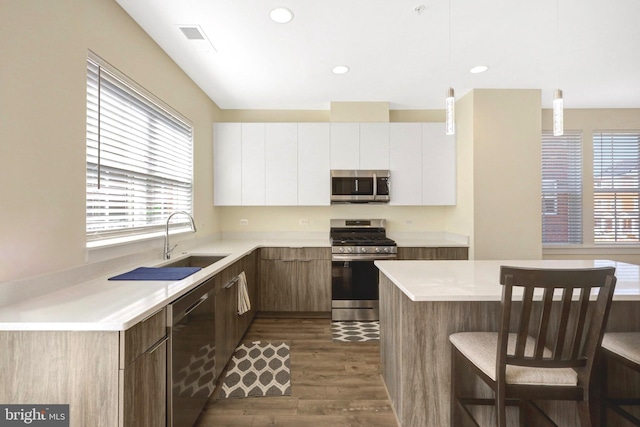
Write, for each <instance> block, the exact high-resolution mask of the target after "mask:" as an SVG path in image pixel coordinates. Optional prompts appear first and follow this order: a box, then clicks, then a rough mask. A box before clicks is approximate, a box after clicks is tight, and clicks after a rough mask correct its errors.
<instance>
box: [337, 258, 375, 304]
mask: <svg viewBox="0 0 640 427" xmlns="http://www.w3.org/2000/svg"><path fill="white" fill-rule="evenodd" d="M331 267H332V268H331V270H332V271H331V288H332V289H331V290H332V299H334V300H377V299H378V269H377V268H376V266H375V265H374V264H373V261H332V262H331Z"/></svg>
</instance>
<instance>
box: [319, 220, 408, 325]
mask: <svg viewBox="0 0 640 427" xmlns="http://www.w3.org/2000/svg"><path fill="white" fill-rule="evenodd" d="M330 237H331V318H332V320H379V311H378V269H377V268H376V267H375V265H374V264H373V262H374V261H375V260H378V259H395V258H397V247H396V242H394V241H393V240H391V239H389V238H388V237H387V235H386V230H385V220H384V219H332V220H331V232H330Z"/></svg>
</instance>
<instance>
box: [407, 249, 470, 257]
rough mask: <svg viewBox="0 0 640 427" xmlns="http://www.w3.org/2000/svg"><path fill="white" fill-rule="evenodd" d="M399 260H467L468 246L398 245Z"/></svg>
mask: <svg viewBox="0 0 640 427" xmlns="http://www.w3.org/2000/svg"><path fill="white" fill-rule="evenodd" d="M398 259H401V260H403V259H404V260H411V259H413V260H467V259H469V248H465V247H398Z"/></svg>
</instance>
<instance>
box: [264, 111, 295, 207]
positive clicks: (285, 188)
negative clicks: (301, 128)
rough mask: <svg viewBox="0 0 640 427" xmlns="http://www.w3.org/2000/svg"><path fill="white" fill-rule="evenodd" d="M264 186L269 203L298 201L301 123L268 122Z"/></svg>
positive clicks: (268, 204) (290, 204) (273, 204)
mask: <svg viewBox="0 0 640 427" xmlns="http://www.w3.org/2000/svg"><path fill="white" fill-rule="evenodd" d="M265 126H266V128H265V168H266V169H265V174H266V179H265V189H266V204H267V206H295V205H297V204H298V125H297V124H296V123H267V124H266V125H265Z"/></svg>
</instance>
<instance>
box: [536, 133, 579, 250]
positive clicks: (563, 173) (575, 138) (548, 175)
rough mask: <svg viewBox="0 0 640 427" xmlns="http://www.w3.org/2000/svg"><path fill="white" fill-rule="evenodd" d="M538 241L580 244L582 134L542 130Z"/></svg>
mask: <svg viewBox="0 0 640 427" xmlns="http://www.w3.org/2000/svg"><path fill="white" fill-rule="evenodd" d="M542 243H543V244H581V243H582V133H581V132H565V133H564V135H563V136H553V133H552V132H543V133H542Z"/></svg>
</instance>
